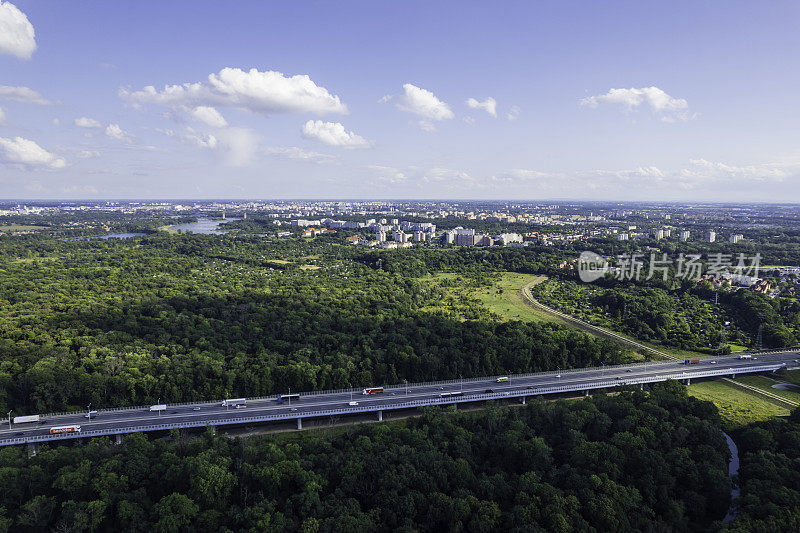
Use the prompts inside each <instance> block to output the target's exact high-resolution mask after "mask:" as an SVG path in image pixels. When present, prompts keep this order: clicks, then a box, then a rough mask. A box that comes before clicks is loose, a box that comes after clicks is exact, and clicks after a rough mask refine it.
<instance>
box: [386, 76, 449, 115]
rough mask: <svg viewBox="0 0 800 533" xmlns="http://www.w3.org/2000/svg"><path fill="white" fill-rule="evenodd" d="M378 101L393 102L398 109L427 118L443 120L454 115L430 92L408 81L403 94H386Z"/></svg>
mask: <svg viewBox="0 0 800 533" xmlns="http://www.w3.org/2000/svg"><path fill="white" fill-rule="evenodd" d="M380 101H381V102H382V103H385V102H394V104H395V105H396V106H397V108H398V109H400V110H402V111H407V112H408V113H414V114H415V115H419V116H421V117H424V118H426V119H429V120H445V119H451V118H453V117H454V116H455V115H454V114H453V112H452V111H451V110H450V106H448V105H447V104H446V103H444V102H442V101H441V100H439V99H438V98H436V96H435V95H434V94H433V93H432V92H430V91H427V90H425V89H420V88H419V87H417V86H416V85H412V84H410V83H406V84H405V85H403V94H395V95H387V96H384V97H383V98H381V100H380ZM421 124H422V123H420V125H421Z"/></svg>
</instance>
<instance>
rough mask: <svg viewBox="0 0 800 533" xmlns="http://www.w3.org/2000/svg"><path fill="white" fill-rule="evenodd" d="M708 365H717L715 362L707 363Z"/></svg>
mask: <svg viewBox="0 0 800 533" xmlns="http://www.w3.org/2000/svg"><path fill="white" fill-rule="evenodd" d="M708 364H710V365H716V364H717V362H716V361H709V362H708Z"/></svg>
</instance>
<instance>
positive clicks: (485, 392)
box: [483, 389, 494, 394]
mask: <svg viewBox="0 0 800 533" xmlns="http://www.w3.org/2000/svg"><path fill="white" fill-rule="evenodd" d="M493 392H494V391H493V390H492V389H486V390H485V391H483V393H484V394H492V393H493Z"/></svg>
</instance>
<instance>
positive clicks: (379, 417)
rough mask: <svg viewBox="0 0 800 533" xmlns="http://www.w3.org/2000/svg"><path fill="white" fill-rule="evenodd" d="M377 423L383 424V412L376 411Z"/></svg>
mask: <svg viewBox="0 0 800 533" xmlns="http://www.w3.org/2000/svg"><path fill="white" fill-rule="evenodd" d="M378 422H383V411H378Z"/></svg>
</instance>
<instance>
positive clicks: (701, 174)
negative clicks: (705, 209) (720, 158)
mask: <svg viewBox="0 0 800 533" xmlns="http://www.w3.org/2000/svg"><path fill="white" fill-rule="evenodd" d="M689 163H691V165H692V167H691V168H688V169H683V170H682V171H681V172H680V176H681V178H682V179H684V180H699V181H746V182H754V181H756V182H765V181H769V182H781V181H785V180H786V179H787V178H789V177H791V176H793V175H795V174H797V173H798V171H799V170H800V165H783V164H770V163H766V164H760V165H746V166H741V167H737V166H733V165H728V164H725V163H720V162H714V161H707V160H705V159H690V160H689Z"/></svg>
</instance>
